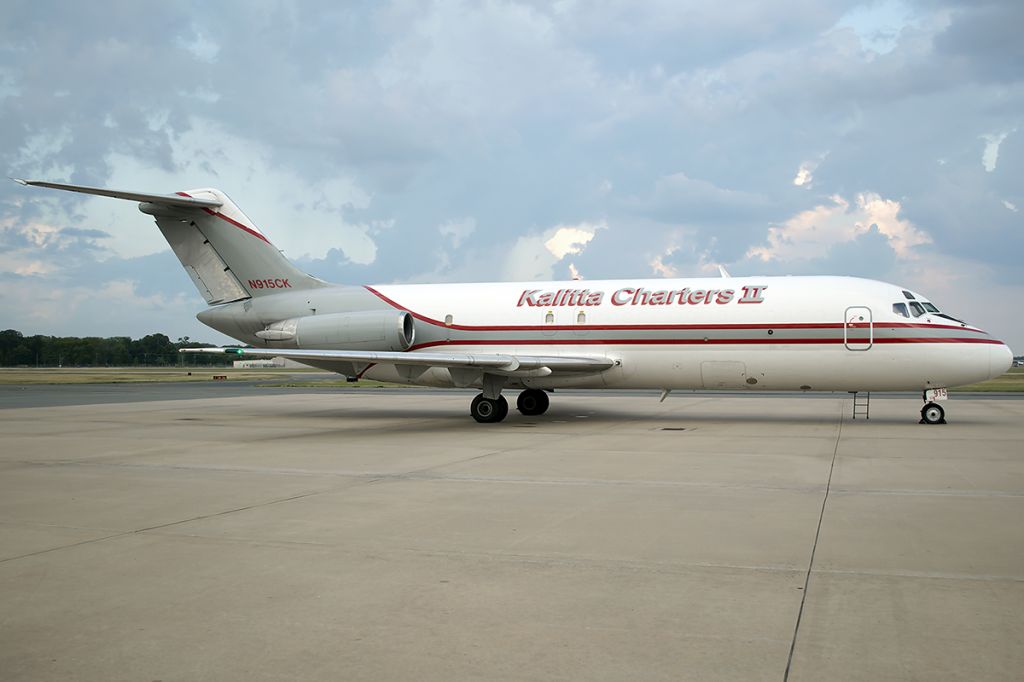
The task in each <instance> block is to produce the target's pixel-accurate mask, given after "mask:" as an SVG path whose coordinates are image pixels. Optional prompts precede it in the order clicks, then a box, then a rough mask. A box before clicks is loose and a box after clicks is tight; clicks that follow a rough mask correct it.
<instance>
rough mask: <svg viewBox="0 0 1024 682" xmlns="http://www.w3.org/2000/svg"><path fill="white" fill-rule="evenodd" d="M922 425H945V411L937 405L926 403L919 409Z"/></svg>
mask: <svg viewBox="0 0 1024 682" xmlns="http://www.w3.org/2000/svg"><path fill="white" fill-rule="evenodd" d="M921 423H922V424H945V423H946V411H945V410H943V409H942V406H941V405H939V404H938V403H928V404H927V405H925V406H924V407H922V408H921Z"/></svg>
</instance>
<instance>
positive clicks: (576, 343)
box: [199, 277, 1011, 391]
mask: <svg viewBox="0 0 1024 682" xmlns="http://www.w3.org/2000/svg"><path fill="white" fill-rule="evenodd" d="M905 291H906V290H904V289H902V288H901V287H898V286H895V285H892V284H887V283H884V282H878V281H874V280H867V279H859V278H851V277H753V278H739V277H737V278H693V279H656V280H603V281H596V280H595V281H569V282H509V283H478V284H423V285H375V286H367V287H330V288H324V289H315V290H306V291H294V292H292V291H288V290H287V289H286V288H285V289H284V290H282V291H281V292H280V293H275V294H273V295H269V296H262V297H260V298H258V299H253V300H251V301H244V302H236V303H231V304H227V305H225V306H219V307H216V308H211V309H208V310H206V311H204V312H203V313H200V315H199V319H200V320H201V321H203V322H204V323H206V324H208V325H210V326H211V327H213V328H215V329H217V330H219V331H221V332H223V333H225V334H227V335H229V336H232V337H233V338H236V339H238V340H239V341H241V342H243V343H246V344H252V345H254V346H256V347H260V348H274V347H278V348H297V347H301V345H298V344H297V343H296V342H295V341H291V342H281V341H273V340H266V339H264V338H260V337H258V336H257V335H256V334H257V332H260V331H261V330H263V329H265V328H266V327H267V326H268V325H270V324H273V323H274V322H276V321H279V320H282V319H286V318H296V317H302V316H311V315H312V316H316V315H329V314H336V313H347V312H362V311H384V310H389V309H390V310H397V311H407V312H408V313H409V314H410V315H411V316H412V318H413V319H414V337H413V338H412V339H411V344H410V345H409V347H408V348H406V349H405V350H407V351H409V352H417V351H425V350H440V349H443V350H446V351H459V352H466V353H473V352H478V353H479V352H487V353H505V354H509V355H517V354H538V353H542V354H544V355H547V356H552V355H554V356H557V355H568V356H577V355H581V354H583V355H595V354H597V355H604V356H606V357H608V358H609V359H611V360H613V361H614V365H613V366H612V367H611V368H609V369H607V370H605V371H603V372H600V373H598V374H593V373H588V374H579V375H573V374H560V375H557V376H523V377H517V378H516V379H515V380H512V381H510V382H509V385H510V386H514V385H521V386H523V387H529V388H560V387H574V388H658V389H698V388H706V389H756V390H815V391H862V390H863V391H866V390H874V391H883V390H924V389H928V388H935V387H949V386H957V385H963V384H969V383H973V382H977V381H983V380H985V379H988V378H989V377H991V376H994V375H998V374H1000V373H1002V372H1003V371H1005V368H1006V367H1007V366H1008V365H1009V363H1010V362H1011V353H1010V351H1009V349H1008V348H1007V347H1006V346H1005V345H1004V344H1002V343H1001V342H1000V341H998V340H996V339H994V338H992V337H991V336H990V335H989V334H988V333H986V332H984V331H982V330H981V329H978V328H976V327H972V326H970V325H968V324H966V323H962V322H959V321H956V320H953V319H950V318H948V317H944V316H942V315H941V313H933V312H928V311H925V312H924V313H923V314H920V315H918V316H915V315H914V311H913V309H911V308H908V307H907V306H908V304H910V303H911V301H913V302H914V303H915V304H917V305H920V303H918V302H919V301H920V302H923V303H925V304H927V300H926V299H924V298H923V297H921V296H918V295H917V294H914V293H912V292H906V293H904V292H905ZM910 296H913V298H909V297H910ZM900 305H902V311H903V312H902V314H901V313H900V312H898V310H897V307H898V306H900ZM317 347H324V344H323V343H322V342H321V343H318V344H317ZM310 364H314V365H316V366H319V367H323V368H324V369H332V370H334V371H337V370H338V365H337V363H332V362H331V361H320V362H312V363H310ZM360 376H365V377H367V378H373V379H377V380H383V381H394V382H400V383H416V384H420V385H428V386H453V385H458V381H456V380H453V377H452V376H451V374H450V372H449V371H448V370H447V369H445V368H443V367H435V368H430V369H429V370H427V371H425V372H422V373H420V374H418V375H416V376H415V377H410V376H409V375H408V373H403V371H402V370H401V369H400V368H398V367H396V366H395V365H374V366H371V367H369V368H363V369H362V370H361V372H360Z"/></svg>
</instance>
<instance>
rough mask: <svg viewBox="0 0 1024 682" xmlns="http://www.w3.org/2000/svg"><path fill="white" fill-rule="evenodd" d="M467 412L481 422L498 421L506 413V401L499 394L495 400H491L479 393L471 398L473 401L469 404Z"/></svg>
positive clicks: (490, 422) (491, 422)
mask: <svg viewBox="0 0 1024 682" xmlns="http://www.w3.org/2000/svg"><path fill="white" fill-rule="evenodd" d="M469 413H470V414H471V415H473V419H475V420H477V421H478V422H480V423H481V424H493V423H494V422H500V421H501V420H502V419H504V418H505V416H506V415H508V401H507V400H505V397H504V396H499V397H498V399H497V400H491V399H490V398H485V397H484V394H483V393H481V394H480V395H478V396H477V397H475V398H473V402H472V403H470V405H469Z"/></svg>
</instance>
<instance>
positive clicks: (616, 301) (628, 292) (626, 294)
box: [612, 287, 636, 305]
mask: <svg viewBox="0 0 1024 682" xmlns="http://www.w3.org/2000/svg"><path fill="white" fill-rule="evenodd" d="M634 293H636V289H630V288H628V287H627V288H625V289H619V290H618V291H616V292H615V293H614V294H612V305H626V304H627V303H629V298H630V296H632V295H633V294H634Z"/></svg>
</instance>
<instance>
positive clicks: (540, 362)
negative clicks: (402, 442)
mask: <svg viewBox="0 0 1024 682" xmlns="http://www.w3.org/2000/svg"><path fill="white" fill-rule="evenodd" d="M181 352H182V353H210V354H214V355H236V356H238V357H240V358H242V357H252V358H291V359H292V360H298V361H300V362H301V361H302V360H334V361H340V362H358V363H367V364H370V363H373V364H378V365H398V366H401V367H410V368H411V367H449V368H451V367H454V368H477V369H481V370H491V371H492V372H494V373H498V374H506V373H507V374H514V373H517V372H528V371H532V370H537V369H542V368H547V369H550V370H552V371H555V372H601V371H603V370H606V369H608V368H609V367H611V366H612V365H614V364H615V362H614V361H613V360H610V359H608V358H606V357H568V356H560V355H552V356H544V355H509V354H504V353H474V354H470V353H434V352H419V351H417V352H413V353H408V352H403V353H396V352H384V351H381V352H375V351H374V352H371V351H348V350H293V349H290V348H289V349H283V348H182V349H181Z"/></svg>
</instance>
